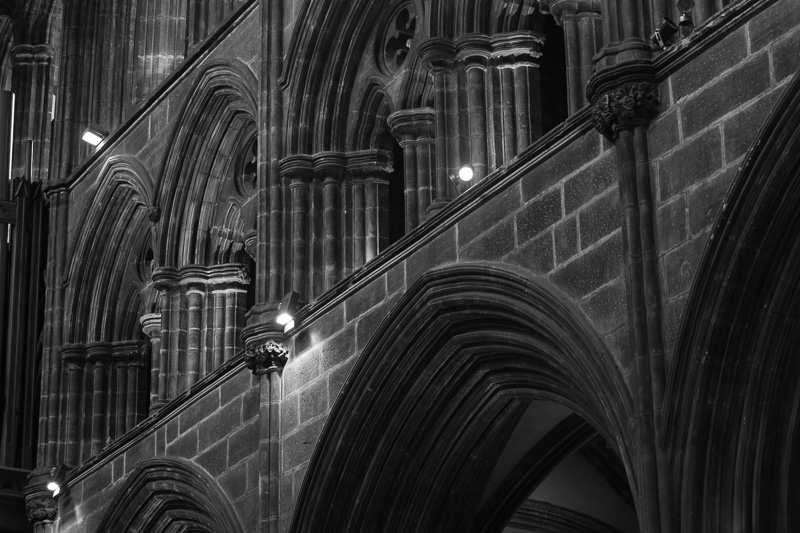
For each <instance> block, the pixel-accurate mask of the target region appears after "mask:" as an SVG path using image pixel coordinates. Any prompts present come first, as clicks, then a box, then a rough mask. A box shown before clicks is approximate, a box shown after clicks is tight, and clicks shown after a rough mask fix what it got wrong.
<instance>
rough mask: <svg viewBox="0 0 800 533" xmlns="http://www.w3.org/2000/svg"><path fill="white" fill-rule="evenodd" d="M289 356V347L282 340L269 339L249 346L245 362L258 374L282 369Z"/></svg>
mask: <svg viewBox="0 0 800 533" xmlns="http://www.w3.org/2000/svg"><path fill="white" fill-rule="evenodd" d="M288 357H289V348H287V347H286V345H285V344H283V343H282V342H277V341H274V340H269V341H267V342H265V343H264V344H259V345H257V346H253V347H251V348H248V349H247V351H246V352H245V354H244V364H245V366H247V368H249V369H250V370H252V371H253V373H254V374H256V375H261V374H267V373H269V372H276V371H280V370H281V369H282V368H283V366H284V365H285V364H286V361H287V359H288Z"/></svg>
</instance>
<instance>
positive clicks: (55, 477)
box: [47, 465, 67, 498]
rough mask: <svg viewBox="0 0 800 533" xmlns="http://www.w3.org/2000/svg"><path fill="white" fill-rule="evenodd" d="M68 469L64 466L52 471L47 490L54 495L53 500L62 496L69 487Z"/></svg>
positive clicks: (56, 467)
mask: <svg viewBox="0 0 800 533" xmlns="http://www.w3.org/2000/svg"><path fill="white" fill-rule="evenodd" d="M66 477H67V467H66V466H64V465H58V466H54V467H53V468H51V469H50V481H48V482H47V490H49V491H50V492H52V493H53V498H55V497H56V496H58V495H59V494H61V492H63V490H64V489H65V488H66V486H67V482H66Z"/></svg>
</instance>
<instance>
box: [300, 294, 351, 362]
mask: <svg viewBox="0 0 800 533" xmlns="http://www.w3.org/2000/svg"><path fill="white" fill-rule="evenodd" d="M342 328H344V305H337V306H336V307H334V308H332V309H329V310H328V311H327V312H326V313H325V315H324V316H321V317H319V318H318V319H317V320H315V321H314V327H313V328H310V330H308V329H307V330H305V331H302V332H300V333H299V334H297V335H295V336H294V337H293V339H294V353H303V352H305V351H306V350H308V349H309V348H310V347H311V346H314V345H316V344H318V343H319V342H320V340H322V339H327V338H328V337H331V336H332V335H334V334H336V332H337V331H340V330H341V329H342ZM312 330H313V331H312Z"/></svg>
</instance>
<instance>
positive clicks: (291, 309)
mask: <svg viewBox="0 0 800 533" xmlns="http://www.w3.org/2000/svg"><path fill="white" fill-rule="evenodd" d="M299 301H300V295H299V294H297V293H296V292H294V291H289V292H287V293H286V295H285V296H284V297H283V300H281V305H280V307H278V316H277V317H275V322H277V323H278V324H280V325H281V326H287V327H286V329H285V330H284V331H287V330H289V329H292V328H291V324H293V323H294V320H295V318H296V317H297V305H298V302H299Z"/></svg>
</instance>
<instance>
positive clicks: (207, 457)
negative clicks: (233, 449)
mask: <svg viewBox="0 0 800 533" xmlns="http://www.w3.org/2000/svg"><path fill="white" fill-rule="evenodd" d="M195 462H196V463H197V464H199V465H200V466H202V467H203V468H205V469H206V470H207V471H208V473H209V474H211V475H212V476H214V477H217V476H219V475H220V474H222V473H223V472H224V471H225V470H227V468H228V440H227V439H222V440H221V441H219V442H217V443H216V444H214V445H213V446H211V447H210V448H208V449H207V450H206V451H204V452H203V453H201V454H200V455H198V456H197V459H196V460H195Z"/></svg>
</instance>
